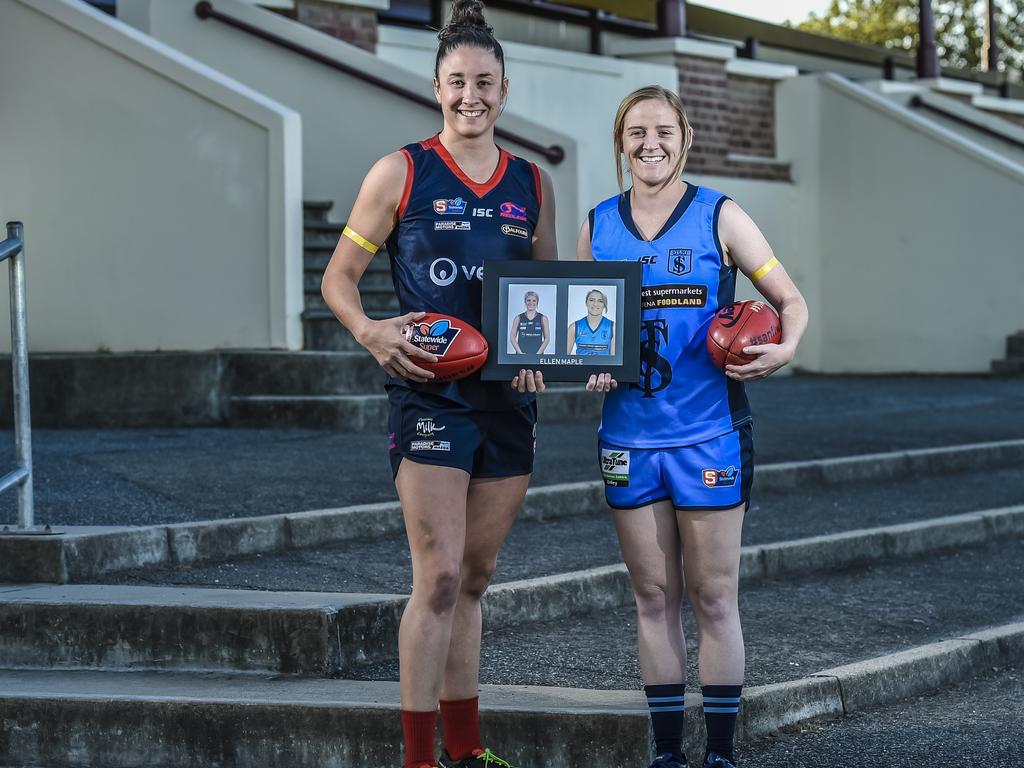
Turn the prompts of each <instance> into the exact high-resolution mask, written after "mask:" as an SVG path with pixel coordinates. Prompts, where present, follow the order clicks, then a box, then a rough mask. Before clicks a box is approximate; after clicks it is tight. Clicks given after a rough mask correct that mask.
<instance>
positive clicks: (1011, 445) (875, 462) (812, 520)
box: [0, 440, 1024, 591]
mask: <svg viewBox="0 0 1024 768" xmlns="http://www.w3.org/2000/svg"><path fill="white" fill-rule="evenodd" d="M359 450H366V448H365V446H363V447H361V448H360V449H359ZM546 450H547V449H545V451H546ZM545 455H555V456H560V457H561V456H565V455H568V454H562V453H558V451H557V450H556V451H555V452H554V453H550V454H547V453H546V454H545ZM1022 464H1024V440H1014V441H1003V442H998V443H982V444H973V445H965V446H949V447H942V448H928V449H915V450H912V451H896V452H892V453H886V454H868V455H861V456H849V457H842V458H836V459H820V460H809V461H802V462H787V463H780V464H768V465H763V466H761V467H760V468H759V469H758V471H757V477H756V479H755V487H754V491H755V495H754V499H755V503H756V504H761V503H765V504H769V503H771V501H770V499H768V497H766V494H779V496H780V499H782V500H776V502H775V503H776V505H778V504H785V507H784V508H785V512H784V514H783V513H780V514H778V515H775V516H772V515H771V514H767V515H763V516H759V515H758V514H757V510H754V511H752V512H751V513H750V514H749V515H748V518H747V526H748V528H747V530H748V531H762V532H764V533H761V534H758V535H763V536H764V538H762V539H760V540H761V541H779V540H783V539H787V538H798V537H804V536H811V535H816V534H822V533H836V532H842V531H845V530H850V529H851V528H858V527H870V526H878V525H887V524H891V523H893V522H897V521H899V520H901V519H909V520H913V519H916V518H920V517H921V516H922V514H927V511H925V512H924V513H922V512H921V511H920V510H918V511H917V512H915V509H916V507H915V498H914V497H915V496H916V495H921V496H922V498H927V499H929V505H932V504H936V503H938V504H940V506H938V507H936V508H937V509H942V510H944V511H945V512H946V513H953V512H957V511H966V510H970V509H973V508H976V507H974V506H972V504H971V501H970V500H971V499H974V495H973V494H974V492H975V488H976V487H981V488H985V492H984V495H982V496H980V497H979V499H981V500H980V501H979V500H978V499H975V501H976V502H977V503H985V504H989V505H998V504H1005V503H1010V504H1012V503H1014V502H1015V500H1016V498H1017V497H1016V496H1015V495H1014V494H1016V493H1017V492H1018V491H1019V487H1020V483H1019V482H1015V481H1014V477H1013V475H1012V473H1013V472H1014V471H1020V467H1021V465H1022ZM968 470H971V471H975V470H976V471H978V472H979V473H980V474H982V475H984V477H982V479H981V480H979V481H975V482H973V483H965V482H963V478H964V477H965V476H964V475H963V474H962V473H963V472H965V471H968ZM539 474H540V475H544V471H543V470H539ZM947 475H948V477H946V476H947ZM548 476H551V477H557V475H550V474H549V475H548ZM993 479H994V480H995V481H994V482H993ZM895 480H899V481H900V485H899V486H898V488H902V489H903V493H905V494H906V495H907V497H903V500H902V501H899V499H900V498H901V497H900V496H899V495H898V492H897V491H894V490H893V486H892V485H891V482H892V481H895ZM911 480H912V481H913V482H912V483H911V482H910V481H911ZM887 481H888V482H887ZM929 481H931V484H934V491H933V490H931V489H930V483H929ZM858 483H860V484H863V485H864V486H867V488H868V489H865V488H861V489H859V490H857V489H856V488H855V485H856V484H858ZM844 486H848V487H849V488H851V489H854V491H855V495H854V496H853V497H851V499H849V500H847V499H846V498H845V497H844V494H843V487H844ZM875 486H878V487H877V488H875ZM823 488H824V489H835V490H836V493H835V494H832V491H829V493H828V494H823V491H822V489H823ZM1002 492H1006V493H1007V494H1008V497H1001V496H999V495H998V493H1002ZM389 495H390V493H389ZM783 496H785V497H786V498H788V501H786V500H785V499H784V498H782V497H783ZM1007 498H1008V499H1009V500H1007ZM894 499H895V500H894ZM856 500H859V501H856ZM822 504H825V506H824V507H823V506H822ZM779 508H780V509H781V507H779ZM928 508H929V506H924V507H922V508H921V509H923V510H927V509H928ZM851 509H854V510H859V511H858V512H857V514H856V515H850V513H849V510H851ZM585 515H591V516H595V517H598V518H606V516H607V507H606V505H605V501H604V487H603V485H602V484H601V482H600V481H588V482H575V483H563V484H557V485H541V486H536V487H534V488H531V489H530V490H529V491H528V492H527V495H526V500H525V502H524V504H523V508H522V510H521V512H520V515H519V519H520V525H521V524H522V522H525V521H529V520H558V519H561V518H566V517H578V516H585ZM773 517H777V518H780V519H779V521H778V523H777V524H773V523H774V520H773ZM848 519H849V520H854V521H855V522H847V523H845V524H844V522H843V521H846V520H848ZM790 521H792V522H790ZM823 525H825V526H828V527H822V526H823ZM516 530H519V528H518V527H517V528H515V529H513V536H515V535H517V534H516V533H515V531H516ZM402 531H403V523H402V512H401V509H400V507H399V505H398V503H397V502H396V501H382V502H379V503H373V504H361V505H355V506H345V507H339V508H334V509H317V510H311V511H306V512H283V513H278V514H270V515H264V516H261V517H224V518H222V519H219V520H206V521H202V522H176V523H172V524H166V523H163V524H156V525H148V526H134V527H125V526H122V527H111V526H108V527H93V528H88V527H68V528H66V530H65V531H64V533H62V534H60V535H53V536H33V537H27V538H26V537H15V536H4V535H3V534H2V532H0V582H2V581H8V582H12V581H13V582H21V583H26V582H58V583H65V582H68V581H82V580H87V579H96V578H99V577H101V576H102V575H103V574H109V573H111V572H115V571H121V570H127V569H132V568H149V567H154V566H159V565H174V566H176V567H179V566H183V565H191V564H196V563H203V562H207V563H208V562H218V561H225V560H230V559H232V558H236V557H239V556H244V555H256V554H266V553H268V552H274V551H281V550H301V549H308V548H314V547H322V546H328V545H331V544H334V543H338V542H345V541H351V540H353V539H360V538H369V537H373V538H380V537H386V536H389V535H399V534H401V533H402ZM570 567H571V566H570ZM322 588H323V589H328V590H329V589H334V588H337V585H332V586H324V587H322ZM347 589H348V591H360V590H356V589H353V588H352V587H347ZM374 591H379V590H377V588H375V590H374Z"/></svg>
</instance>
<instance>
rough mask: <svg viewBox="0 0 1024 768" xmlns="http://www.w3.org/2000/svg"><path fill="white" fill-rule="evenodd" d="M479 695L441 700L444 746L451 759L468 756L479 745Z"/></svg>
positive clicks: (460, 758) (480, 748)
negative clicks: (470, 697) (453, 699)
mask: <svg viewBox="0 0 1024 768" xmlns="http://www.w3.org/2000/svg"><path fill="white" fill-rule="evenodd" d="M479 703H480V697H479V696H474V697H473V698H472V699H457V700H456V701H444V700H442V701H441V723H442V725H443V726H444V748H445V749H446V750H448V755H449V756H450V757H451V758H452V759H453V760H462V759H463V758H465V757H469V756H470V755H472V754H473V752H474V751H475V750H482V747H481V746H480V718H479V716H478V705H479Z"/></svg>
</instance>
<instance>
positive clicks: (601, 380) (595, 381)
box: [587, 373, 619, 392]
mask: <svg viewBox="0 0 1024 768" xmlns="http://www.w3.org/2000/svg"><path fill="white" fill-rule="evenodd" d="M617 386H619V382H617V381H616V380H615V379H613V378H612V375H611V374H610V373H595V374H593V375H592V376H591V377H590V378H589V379H588V380H587V392H611V391H612V390H613V389H615V388H616V387H617Z"/></svg>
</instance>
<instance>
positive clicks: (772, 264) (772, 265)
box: [750, 256, 779, 283]
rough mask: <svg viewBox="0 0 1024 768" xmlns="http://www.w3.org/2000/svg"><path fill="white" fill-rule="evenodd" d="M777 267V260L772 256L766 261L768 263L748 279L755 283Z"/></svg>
mask: <svg viewBox="0 0 1024 768" xmlns="http://www.w3.org/2000/svg"><path fill="white" fill-rule="evenodd" d="M777 266H779V260H778V259H776V258H775V257H774V256H772V257H771V258H770V259H768V261H766V262H765V263H764V266H762V267H761V268H760V269H759V270H757V272H755V273H754V274H753V275H751V276H750V279H751V280H753V281H754V282H755V283H756V282H757V281H758V280H760V279H761V278H763V277H764V276H765V275H767V274H768V273H769V272H771V271H772V270H773V269H775V268H776V267H777Z"/></svg>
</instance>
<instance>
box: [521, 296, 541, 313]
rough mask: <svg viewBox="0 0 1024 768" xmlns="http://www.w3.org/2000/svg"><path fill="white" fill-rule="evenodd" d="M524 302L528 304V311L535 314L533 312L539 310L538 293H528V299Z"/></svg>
mask: <svg viewBox="0 0 1024 768" xmlns="http://www.w3.org/2000/svg"><path fill="white" fill-rule="evenodd" d="M523 301H524V302H525V303H526V309H527V310H528V311H530V312H533V311H535V310H536V309H537V302H538V299H537V294H536V293H528V294H526V298H525V299H523Z"/></svg>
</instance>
